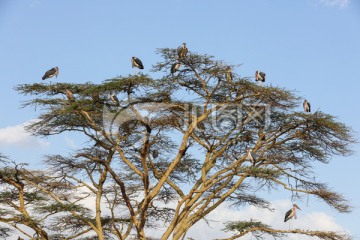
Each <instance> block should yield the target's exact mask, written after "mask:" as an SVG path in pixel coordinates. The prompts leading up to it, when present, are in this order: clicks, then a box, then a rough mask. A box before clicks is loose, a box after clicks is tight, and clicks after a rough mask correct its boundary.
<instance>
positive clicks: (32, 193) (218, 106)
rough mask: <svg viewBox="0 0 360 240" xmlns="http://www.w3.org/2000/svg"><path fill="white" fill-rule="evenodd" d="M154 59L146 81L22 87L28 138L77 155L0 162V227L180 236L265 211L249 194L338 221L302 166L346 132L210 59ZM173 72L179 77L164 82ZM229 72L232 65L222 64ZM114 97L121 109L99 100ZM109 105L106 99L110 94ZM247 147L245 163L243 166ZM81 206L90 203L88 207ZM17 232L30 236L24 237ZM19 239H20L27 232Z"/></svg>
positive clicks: (46, 233) (334, 151) (335, 203)
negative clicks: (33, 165) (58, 139)
mask: <svg viewBox="0 0 360 240" xmlns="http://www.w3.org/2000/svg"><path fill="white" fill-rule="evenodd" d="M158 53H159V54H160V55H161V57H162V58H163V61H162V62H160V63H158V64H156V65H155V66H153V71H154V72H158V73H162V75H163V77H162V78H159V79H153V78H151V77H150V76H148V75H143V74H135V75H130V76H126V77H124V76H119V77H116V78H114V79H110V80H106V81H104V82H103V83H101V84H95V83H85V84H76V83H56V84H51V85H49V84H46V83H45V84H37V83H36V84H23V85H19V86H17V87H16V89H17V90H18V91H19V92H20V93H22V94H25V95H31V96H34V97H33V98H32V99H31V100H29V101H28V102H26V103H25V104H24V106H26V107H27V106H34V107H35V108H36V109H39V108H40V109H41V113H40V114H39V117H38V119H39V120H38V121H37V122H34V123H32V124H31V125H29V126H28V130H29V131H31V132H32V133H33V134H34V135H38V136H44V137H49V136H51V135H57V134H62V133H64V132H72V133H78V135H79V136H82V137H84V138H85V139H86V143H87V146H88V147H85V148H82V149H78V150H77V151H75V152H72V153H68V154H67V155H48V156H46V160H45V163H46V165H47V168H46V169H40V170H36V171H35V170H29V169H27V167H26V166H25V165H21V164H20V165H19V164H16V163H12V165H11V163H8V162H7V163H5V162H3V164H5V166H4V167H3V168H2V169H1V171H0V183H1V186H2V189H4V191H2V193H1V195H0V200H1V201H0V202H1V209H0V211H1V213H2V217H0V221H1V222H3V223H6V224H8V227H11V228H12V229H15V230H18V231H20V232H22V233H23V234H25V235H27V236H28V237H29V238H31V239H56V237H57V238H59V239H83V238H87V237H89V236H92V239H101V240H102V239H127V238H131V237H132V236H133V235H135V238H136V239H150V238H149V237H148V236H147V235H146V231H145V230H146V229H148V228H156V227H157V226H159V225H161V226H166V229H165V231H164V232H163V233H162V236H161V239H170V238H171V239H184V238H185V236H186V233H187V232H188V230H189V229H190V228H191V227H192V226H193V225H194V224H195V223H197V222H198V221H200V220H202V219H204V218H205V217H206V216H207V215H208V214H209V213H211V212H212V211H213V210H215V209H216V208H217V207H218V206H220V205H221V204H224V203H226V202H229V203H231V204H232V205H234V206H246V205H254V206H256V207H258V208H265V209H271V204H270V202H268V201H267V200H266V199H264V198H262V197H261V196H260V195H257V194H256V191H254V190H255V189H257V190H259V189H267V190H270V191H276V190H277V188H278V187H281V188H284V189H286V190H288V191H289V192H290V193H291V194H292V196H293V197H295V198H301V197H302V196H306V195H310V196H315V197H318V198H320V199H322V200H323V201H324V202H325V203H327V204H328V205H330V206H331V207H333V208H335V209H336V210H338V211H339V212H348V211H349V205H348V203H347V201H346V200H345V199H344V198H343V197H342V196H341V195H340V194H338V193H336V192H333V191H330V190H329V189H328V187H327V185H326V184H324V183H319V182H317V181H316V180H315V178H314V174H315V173H313V172H312V165H313V164H314V163H315V162H321V163H328V162H329V160H330V157H331V156H332V155H341V156H346V155H349V154H351V150H350V149H349V146H350V145H351V143H353V142H354V140H353V138H352V136H351V129H350V128H349V127H347V126H345V125H344V124H342V123H340V122H338V121H337V120H336V119H335V118H334V117H333V116H331V115H328V114H326V113H323V112H320V111H317V112H315V113H311V114H306V113H303V112H301V111H298V108H299V102H300V98H299V97H297V96H296V95H295V94H294V92H292V91H289V90H286V89H283V88H279V87H273V86H263V85H259V84H256V83H253V82H251V81H250V80H249V79H246V78H240V77H239V76H238V75H236V74H235V73H234V72H233V73H232V77H229V74H228V73H229V72H228V71H229V66H228V65H226V64H225V63H224V62H222V61H218V60H215V59H214V58H213V57H212V56H208V55H199V54H195V53H189V54H188V55H187V56H186V57H185V58H181V59H179V58H178V56H177V51H176V49H159V50H158ZM174 63H181V67H180V69H179V70H178V71H177V72H175V73H170V68H171V66H172V65H173V64H174ZM230 67H231V68H234V66H230ZM110 94H116V96H117V97H118V98H119V99H120V100H121V101H118V102H117V101H115V100H114V101H110V100H109V95H110ZM112 98H113V97H112ZM247 149H252V151H253V152H255V153H256V154H257V156H258V157H257V159H256V160H255V161H250V160H249V158H247ZM89 204H92V205H93V207H91V206H90V205H89ZM29 229H32V230H31V231H30V230H29ZM225 229H226V230H237V232H238V234H235V235H233V236H232V237H231V238H228V239H238V238H241V237H242V236H244V235H246V234H249V233H253V234H254V235H255V236H259V235H260V234H264V233H265V234H269V235H272V236H273V237H274V238H278V237H281V236H284V235H286V234H304V235H308V236H316V237H318V238H320V239H327V240H328V239H330V240H331V239H333V240H335V239H336V240H340V239H349V237H348V236H346V235H344V234H342V233H335V232H325V231H308V230H300V229H296V230H279V229H274V228H272V227H271V226H268V225H266V224H264V223H262V222H258V221H253V220H251V219H250V220H249V219H239V221H236V222H228V223H226V226H225ZM30 232H31V233H30Z"/></svg>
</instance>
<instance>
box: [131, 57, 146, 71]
mask: <svg viewBox="0 0 360 240" xmlns="http://www.w3.org/2000/svg"><path fill="white" fill-rule="evenodd" d="M131 64H132V67H133V68H134V67H137V68H139V69H144V65H143V64H142V62H141V60H140V59H138V58H137V57H132V58H131Z"/></svg>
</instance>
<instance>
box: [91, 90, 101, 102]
mask: <svg viewBox="0 0 360 240" xmlns="http://www.w3.org/2000/svg"><path fill="white" fill-rule="evenodd" d="M91 97H92V100H93V101H94V102H98V101H99V100H100V94H99V92H93V93H92V94H91Z"/></svg>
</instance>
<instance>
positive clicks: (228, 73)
mask: <svg viewBox="0 0 360 240" xmlns="http://www.w3.org/2000/svg"><path fill="white" fill-rule="evenodd" d="M225 75H226V81H228V82H229V83H231V82H232V80H233V74H232V72H231V67H230V66H228V67H227V68H226V73H225Z"/></svg>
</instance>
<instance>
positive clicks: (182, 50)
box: [178, 43, 188, 59]
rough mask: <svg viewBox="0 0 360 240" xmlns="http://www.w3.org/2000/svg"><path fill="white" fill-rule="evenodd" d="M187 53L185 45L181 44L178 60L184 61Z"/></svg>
mask: <svg viewBox="0 0 360 240" xmlns="http://www.w3.org/2000/svg"><path fill="white" fill-rule="evenodd" d="M187 53H188V49H187V47H186V43H183V44H182V46H181V47H179V48H178V56H179V59H185V57H186V54H187Z"/></svg>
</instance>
